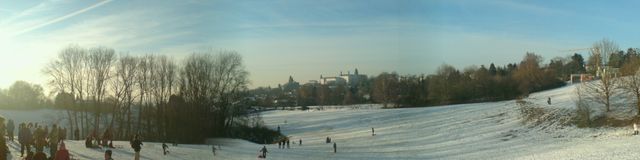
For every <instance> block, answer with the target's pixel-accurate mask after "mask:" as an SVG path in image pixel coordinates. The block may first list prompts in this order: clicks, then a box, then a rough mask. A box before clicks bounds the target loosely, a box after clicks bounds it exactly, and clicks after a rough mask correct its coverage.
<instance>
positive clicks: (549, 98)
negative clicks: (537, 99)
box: [547, 97, 551, 105]
mask: <svg viewBox="0 0 640 160" xmlns="http://www.w3.org/2000/svg"><path fill="white" fill-rule="evenodd" d="M547 104H549V105H551V97H548V99H547Z"/></svg>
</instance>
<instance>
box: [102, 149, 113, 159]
mask: <svg viewBox="0 0 640 160" xmlns="http://www.w3.org/2000/svg"><path fill="white" fill-rule="evenodd" d="M112 154H113V152H112V151H111V150H110V149H107V150H106V151H104V160H113V158H111V155H112Z"/></svg>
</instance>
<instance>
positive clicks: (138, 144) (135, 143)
mask: <svg viewBox="0 0 640 160" xmlns="http://www.w3.org/2000/svg"><path fill="white" fill-rule="evenodd" d="M142 145H143V144H142V141H140V135H137V134H136V135H134V136H133V140H131V148H133V151H135V152H136V153H135V156H134V159H135V160H140V150H141V149H142Z"/></svg>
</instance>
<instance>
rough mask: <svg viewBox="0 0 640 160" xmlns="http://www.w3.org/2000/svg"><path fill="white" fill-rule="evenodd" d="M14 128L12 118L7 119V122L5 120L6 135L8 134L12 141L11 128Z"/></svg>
mask: <svg viewBox="0 0 640 160" xmlns="http://www.w3.org/2000/svg"><path fill="white" fill-rule="evenodd" d="M14 129H15V126H14V124H13V120H11V119H9V122H7V136H9V140H10V141H13V140H14V139H13V130H14Z"/></svg>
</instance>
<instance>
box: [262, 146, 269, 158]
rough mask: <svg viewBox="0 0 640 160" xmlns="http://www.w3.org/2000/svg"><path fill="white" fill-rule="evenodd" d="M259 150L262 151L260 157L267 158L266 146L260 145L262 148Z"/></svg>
mask: <svg viewBox="0 0 640 160" xmlns="http://www.w3.org/2000/svg"><path fill="white" fill-rule="evenodd" d="M260 152H262V157H261V158H267V152H268V151H267V146H262V149H261V150H260Z"/></svg>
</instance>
